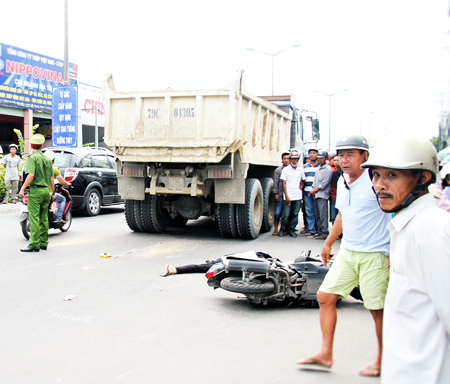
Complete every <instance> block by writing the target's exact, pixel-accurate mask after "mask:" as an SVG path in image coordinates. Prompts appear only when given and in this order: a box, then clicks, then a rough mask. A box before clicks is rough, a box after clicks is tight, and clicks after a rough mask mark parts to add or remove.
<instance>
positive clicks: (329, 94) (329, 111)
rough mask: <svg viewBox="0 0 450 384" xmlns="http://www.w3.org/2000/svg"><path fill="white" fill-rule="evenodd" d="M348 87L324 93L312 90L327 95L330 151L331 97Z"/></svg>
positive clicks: (329, 144)
mask: <svg viewBox="0 0 450 384" xmlns="http://www.w3.org/2000/svg"><path fill="white" fill-rule="evenodd" d="M346 91H348V89H347V88H346V89H343V90H342V91H338V92H335V93H324V92H319V91H313V92H317V93H322V94H323V95H325V96H328V150H329V151H331V97H332V96H334V95H337V94H339V93H342V92H346Z"/></svg>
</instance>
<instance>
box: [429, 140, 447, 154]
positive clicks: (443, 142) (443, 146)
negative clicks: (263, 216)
mask: <svg viewBox="0 0 450 384" xmlns="http://www.w3.org/2000/svg"><path fill="white" fill-rule="evenodd" d="M430 141H431V142H432V143H433V145H434V146H435V147H436V151H438V152H439V151H440V150H441V149H444V148H447V147H448V137H446V136H443V140H442V148H439V137H437V136H434V137H432V138H431V139H430Z"/></svg>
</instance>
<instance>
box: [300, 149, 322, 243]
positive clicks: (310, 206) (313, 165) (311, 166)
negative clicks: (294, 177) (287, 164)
mask: <svg viewBox="0 0 450 384" xmlns="http://www.w3.org/2000/svg"><path fill="white" fill-rule="evenodd" d="M308 155H309V160H310V161H309V163H306V164H305V166H304V171H305V176H306V180H305V188H304V193H303V199H304V202H305V208H306V223H307V224H308V230H306V229H305V230H303V231H301V232H300V233H302V234H304V235H305V236H314V235H316V234H317V232H316V219H315V216H314V196H313V195H310V192H311V191H312V189H313V183H314V178H315V176H316V172H317V170H318V169H319V168H320V164H319V162H318V161H317V149H316V148H310V149H309V150H308Z"/></svg>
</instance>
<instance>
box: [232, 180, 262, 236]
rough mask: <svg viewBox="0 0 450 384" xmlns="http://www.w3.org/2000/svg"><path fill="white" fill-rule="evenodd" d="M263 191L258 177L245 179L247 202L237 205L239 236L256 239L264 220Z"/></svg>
mask: <svg viewBox="0 0 450 384" xmlns="http://www.w3.org/2000/svg"><path fill="white" fill-rule="evenodd" d="M263 201H264V199H263V192H262V188H261V183H260V182H259V180H258V179H247V180H245V204H238V205H237V206H236V222H237V228H238V232H239V236H241V237H242V238H243V239H256V238H257V237H258V235H259V232H260V231H261V226H262V222H263Z"/></svg>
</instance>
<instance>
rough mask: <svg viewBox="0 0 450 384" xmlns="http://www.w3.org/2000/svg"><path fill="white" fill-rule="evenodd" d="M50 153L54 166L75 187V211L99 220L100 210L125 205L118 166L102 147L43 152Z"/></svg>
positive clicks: (109, 153)
mask: <svg viewBox="0 0 450 384" xmlns="http://www.w3.org/2000/svg"><path fill="white" fill-rule="evenodd" d="M48 149H50V150H52V151H53V152H55V155H56V158H55V163H54V166H55V167H56V168H58V169H59V170H60V172H61V175H62V176H63V177H64V179H65V180H66V181H68V182H69V183H71V184H72V186H71V187H70V188H69V192H70V195H71V197H72V200H73V208H74V209H79V210H81V211H82V212H83V214H85V215H88V216H96V215H98V214H99V212H100V207H101V206H105V205H112V204H121V203H123V200H122V199H121V198H120V195H119V193H118V189H117V172H116V163H115V162H114V156H113V153H112V152H111V151H110V150H108V149H106V148H101V147H96V148H93V147H81V148H64V147H50V148H44V149H43V150H42V152H45V151H46V150H48Z"/></svg>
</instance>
